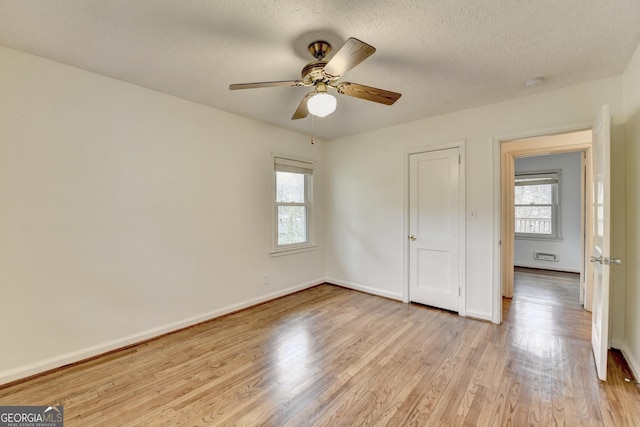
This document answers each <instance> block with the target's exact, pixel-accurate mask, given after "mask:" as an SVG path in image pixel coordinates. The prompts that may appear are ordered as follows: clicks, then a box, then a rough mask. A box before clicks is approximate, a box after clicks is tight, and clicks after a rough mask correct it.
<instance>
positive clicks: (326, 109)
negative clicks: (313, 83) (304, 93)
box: [307, 92, 337, 117]
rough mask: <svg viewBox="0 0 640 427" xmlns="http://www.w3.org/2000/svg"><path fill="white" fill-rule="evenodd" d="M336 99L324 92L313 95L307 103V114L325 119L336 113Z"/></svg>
mask: <svg viewBox="0 0 640 427" xmlns="http://www.w3.org/2000/svg"><path fill="white" fill-rule="evenodd" d="M336 106H337V101H336V97H335V96H333V95H330V94H328V93H326V92H321V93H317V94H315V95H313V96H312V97H311V98H309V100H308V101H307V109H308V110H309V113H311V114H313V115H314V116H317V117H325V116H328V115H329V114H331V113H333V112H334V111H336Z"/></svg>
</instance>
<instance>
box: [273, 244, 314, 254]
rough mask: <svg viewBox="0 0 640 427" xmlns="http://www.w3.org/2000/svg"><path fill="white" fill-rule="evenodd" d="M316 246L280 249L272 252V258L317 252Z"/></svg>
mask: <svg viewBox="0 0 640 427" xmlns="http://www.w3.org/2000/svg"><path fill="white" fill-rule="evenodd" d="M316 247H317V246H316V245H306V246H296V247H292V248H280V249H274V250H272V251H271V257H277V256H284V255H293V254H297V253H301V252H309V251H314V250H316Z"/></svg>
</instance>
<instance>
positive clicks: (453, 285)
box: [409, 148, 460, 311]
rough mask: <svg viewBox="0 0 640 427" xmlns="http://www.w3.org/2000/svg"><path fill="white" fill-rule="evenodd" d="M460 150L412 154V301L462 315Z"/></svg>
mask: <svg viewBox="0 0 640 427" xmlns="http://www.w3.org/2000/svg"><path fill="white" fill-rule="evenodd" d="M459 163H460V150H459V148H450V149H446V150H437V151H429V152H426V153H416V154H411V155H410V156H409V233H410V236H409V239H410V243H409V248H410V249H409V299H410V300H411V301H414V302H418V303H421V304H426V305H430V306H434V307H439V308H444V309H446V310H452V311H459V286H460V283H459V281H460V266H459V259H460V247H459V246H460V245H459V233H460V227H459V221H460V216H459V210H460V206H459V205H460V203H459V190H460V182H459V181H460V179H459V176H460V174H459V172H460V171H459V169H460V164H459Z"/></svg>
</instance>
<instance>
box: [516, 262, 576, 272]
mask: <svg viewBox="0 0 640 427" xmlns="http://www.w3.org/2000/svg"><path fill="white" fill-rule="evenodd" d="M513 266H514V267H522V268H531V269H534V270H550V271H560V272H563V273H576V274H580V270H576V269H574V268H567V267H556V266H553V265H549V266H546V265H537V264H527V263H518V264H514V265H513Z"/></svg>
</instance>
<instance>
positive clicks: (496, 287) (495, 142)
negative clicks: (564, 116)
mask: <svg viewBox="0 0 640 427" xmlns="http://www.w3.org/2000/svg"><path fill="white" fill-rule="evenodd" d="M592 126H593V123H591V122H580V123H568V124H565V125H556V126H549V127H544V128H536V129H530V130H522V131H516V132H509V133H504V134H497V135H494V136H493V137H492V146H493V165H492V167H493V273H492V275H493V295H492V301H493V304H492V305H493V307H492V308H491V312H492V315H491V321H492V322H493V323H498V324H499V323H502V284H501V273H502V260H501V257H502V255H501V252H502V251H501V247H500V239H501V234H502V230H501V222H500V217H501V214H502V212H501V206H500V185H501V180H500V173H501V171H502V164H501V160H500V157H501V156H500V144H502V142H503V141H512V140H516V139H524V138H534V137H540V136H547V135H554V134H560V133H569V132H579V131H582V130H587V129H590V128H591V127H592Z"/></svg>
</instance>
